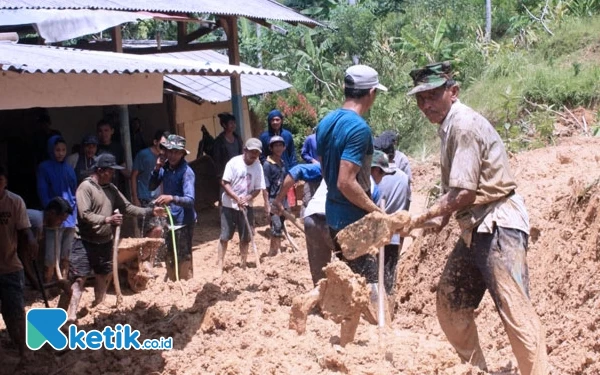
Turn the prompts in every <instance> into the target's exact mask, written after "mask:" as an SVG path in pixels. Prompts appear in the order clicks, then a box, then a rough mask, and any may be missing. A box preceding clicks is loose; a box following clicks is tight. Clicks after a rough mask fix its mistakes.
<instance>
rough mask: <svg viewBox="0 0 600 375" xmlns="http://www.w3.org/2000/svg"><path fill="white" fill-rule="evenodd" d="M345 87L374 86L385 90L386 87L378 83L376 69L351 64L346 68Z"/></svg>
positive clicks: (370, 87) (362, 88) (360, 87)
mask: <svg viewBox="0 0 600 375" xmlns="http://www.w3.org/2000/svg"><path fill="white" fill-rule="evenodd" d="M344 83H345V85H344V86H345V87H347V88H349V89H359V90H370V89H372V88H376V89H378V90H381V91H387V90H388V89H387V87H385V86H384V85H382V84H381V83H379V75H378V74H377V71H376V70H375V69H373V68H371V67H370V66H366V65H353V66H351V67H349V68H348V69H347V70H346V76H345V78H344Z"/></svg>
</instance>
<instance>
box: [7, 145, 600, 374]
mask: <svg viewBox="0 0 600 375" xmlns="http://www.w3.org/2000/svg"><path fill="white" fill-rule="evenodd" d="M599 161H600V140H598V139H594V138H577V139H565V140H563V141H562V143H561V144H560V145H559V146H556V147H552V148H546V149H540V150H535V151H532V152H526V153H522V154H518V155H516V156H514V157H513V158H512V161H511V162H512V165H513V172H514V173H515V175H516V176H517V181H518V184H519V188H518V192H519V193H520V194H521V195H522V196H523V197H524V198H525V202H526V205H527V207H528V210H529V214H530V220H531V225H532V236H531V239H530V248H529V253H528V263H529V266H530V280H531V281H530V293H531V297H532V300H533V303H534V306H535V308H536V310H537V312H538V314H539V315H540V318H541V320H542V322H543V324H544V325H545V327H546V331H547V344H548V352H549V360H550V363H551V365H552V366H553V367H554V374H561V375H562V374H566V375H569V374H599V373H600V358H599V356H598V353H599V352H600V344H599V343H600V341H599V339H598V338H599V337H600V334H599V331H598V329H599V324H600V314H598V311H599V309H600V274H599V273H600V271H599V270H600V264H599V262H600V250H599V244H598V242H599V241H600V237H599V236H600V217H599V216H600V187H599V186H598V180H597V179H598V177H600V164H599ZM413 176H414V179H415V184H416V185H415V189H414V194H413V204H412V207H411V208H412V209H414V210H415V211H416V212H419V211H421V210H422V205H423V202H424V201H425V196H426V192H427V190H429V188H431V186H432V185H434V181H436V180H438V179H439V172H438V169H437V168H436V167H435V165H434V163H432V162H429V163H425V164H416V165H414V166H413ZM256 206H257V207H261V204H260V202H257V203H256ZM261 211H262V210H261V209H260V208H257V212H258V213H257V215H256V216H257V221H258V230H257V235H256V236H255V239H256V241H257V247H258V249H259V251H260V252H261V253H262V254H263V255H262V259H261V260H262V263H261V270H260V271H258V270H257V269H256V268H254V267H253V264H252V263H251V264H250V267H249V268H248V269H246V270H242V269H240V268H239V252H238V250H237V247H238V242H237V235H236V236H235V238H234V240H232V241H231V242H230V243H229V250H228V252H227V255H226V259H225V274H224V276H223V277H222V278H218V277H217V269H216V258H217V243H218V236H219V231H220V230H219V220H218V212H217V211H216V210H213V211H208V212H207V211H203V212H201V213H200V215H199V220H200V222H199V223H198V225H197V226H196V233H195V238H194V241H195V243H194V268H195V270H194V271H195V272H194V275H195V279H194V280H191V281H183V282H181V287H180V286H179V285H178V284H177V283H172V282H165V281H163V278H164V274H165V272H164V268H157V269H155V270H156V272H157V273H158V274H159V277H158V280H157V281H156V282H154V283H152V284H151V285H149V288H148V289H147V290H145V291H142V292H141V293H137V294H133V293H132V292H131V291H130V290H129V289H126V288H124V290H123V292H124V300H123V304H122V305H121V306H120V307H119V309H115V308H114V303H115V296H114V295H113V294H112V291H109V295H108V296H107V302H106V304H105V305H104V306H99V307H96V308H91V307H90V306H91V300H92V298H93V288H92V287H91V285H90V286H88V289H87V292H86V293H85V294H84V297H83V300H82V303H81V306H82V311H81V313H80V315H79V317H80V328H81V329H88V330H89V329H100V330H102V328H103V327H104V326H106V325H111V326H114V325H116V324H117V323H121V324H123V323H129V324H131V326H132V328H134V329H137V330H139V331H140V337H141V338H142V339H146V338H160V337H161V336H162V337H173V346H174V347H173V349H172V350H170V351H142V350H139V351H135V350H130V351H114V350H113V351H109V350H99V351H81V350H76V351H65V352H62V353H57V352H56V351H54V350H53V349H51V348H49V347H48V346H45V347H44V348H43V349H42V350H40V351H37V352H35V353H33V358H34V359H33V360H32V361H31V362H30V363H29V364H28V365H27V366H26V368H25V370H26V371H22V372H21V373H28V374H62V373H73V374H94V375H97V374H140V375H141V374H164V375H166V374H170V375H175V374H177V375H184V374H242V375H247V374H261V375H262V374H339V373H344V374H407V375H412V374H415V375H416V374H419V375H422V374H456V375H459V374H460V375H462V374H479V372H478V371H477V370H476V369H473V368H472V367H470V366H468V365H463V364H460V361H459V360H458V357H457V355H456V354H455V353H454V352H453V350H452V348H451V346H450V344H449V343H448V342H447V341H446V339H445V337H444V335H443V334H442V332H441V330H440V328H439V324H438V322H437V318H436V316H435V291H436V285H437V281H438V278H439V275H440V273H441V272H442V269H443V266H444V262H445V260H446V257H447V255H448V253H449V252H450V251H451V249H452V248H453V246H454V242H455V241H456V239H457V238H458V230H457V227H456V224H455V222H454V221H453V220H452V221H451V223H450V224H449V226H448V227H447V228H446V229H445V230H444V231H442V232H441V233H439V234H437V235H431V236H427V237H424V238H417V239H416V241H415V243H414V244H413V246H412V247H410V248H409V249H407V250H406V251H405V252H404V254H403V255H402V257H401V258H400V262H399V275H398V285H397V288H396V290H397V305H396V315H395V320H394V322H393V323H392V327H391V328H390V329H386V330H384V331H383V332H380V331H379V330H378V328H377V327H376V326H374V325H369V324H368V323H366V322H365V321H364V320H362V319H361V321H360V324H359V326H358V330H357V332H356V337H355V339H354V341H353V343H351V344H348V345H347V346H346V347H344V348H340V347H339V343H340V337H339V335H340V326H339V325H338V324H336V323H335V322H333V321H330V320H325V319H323V317H322V316H321V315H320V314H319V313H313V314H311V315H309V316H308V322H307V330H306V333H305V334H304V335H301V336H299V335H297V334H296V332H295V331H292V330H290V329H288V324H289V316H290V315H289V313H290V305H291V303H292V299H293V298H294V297H295V296H296V295H299V294H301V293H306V292H308V291H309V290H311V289H313V285H312V282H311V278H310V273H309V270H308V264H307V257H306V252H305V251H300V252H283V253H282V254H281V255H279V256H277V257H266V256H265V255H264V254H266V253H267V252H268V249H269V240H268V238H267V237H266V235H265V233H266V232H267V231H268V224H267V223H268V222H267V218H266V217H264V214H261V213H260V212H261ZM288 229H289V230H290V232H291V234H292V236H294V238H295V240H296V242H297V243H298V244H299V245H301V248H302V250H303V248H304V238H303V237H302V234H301V233H300V232H299V231H297V230H296V229H295V228H294V227H292V226H289V227H288ZM249 259H250V260H252V258H251V257H250V258H249ZM182 289H183V292H182ZM57 300H58V298H57V297H55V298H54V299H52V300H51V305H53V306H55V305H56V302H57ZM26 304H27V306H34V307H42V306H43V303H42V302H41V301H40V299H39V295H38V292H35V291H28V292H27V295H26ZM476 321H477V323H478V326H479V333H480V339H481V342H482V347H483V350H484V353H485V354H486V359H487V362H488V366H489V368H490V373H492V374H517V373H518V370H517V369H516V361H515V359H514V357H513V355H512V352H511V348H510V345H509V343H508V339H507V337H506V334H505V332H504V328H503V326H502V323H501V321H500V318H499V317H498V314H497V313H496V311H495V310H494V308H493V304H492V301H491V299H490V298H489V296H488V295H487V294H486V296H485V297H484V300H483V302H482V304H481V307H480V308H479V309H478V310H477V313H476ZM0 356H2V366H0V374H14V373H15V366H16V364H17V361H18V359H17V357H16V353H15V351H14V349H12V348H10V345H9V344H8V335H7V333H6V330H5V329H4V325H3V322H2V321H1V320H0ZM17 373H18V372H17Z"/></svg>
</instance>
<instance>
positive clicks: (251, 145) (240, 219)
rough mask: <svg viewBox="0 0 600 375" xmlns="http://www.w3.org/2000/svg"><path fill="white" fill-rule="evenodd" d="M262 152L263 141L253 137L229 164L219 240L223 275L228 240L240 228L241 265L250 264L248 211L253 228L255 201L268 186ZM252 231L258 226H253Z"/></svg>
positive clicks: (226, 170) (225, 178)
mask: <svg viewBox="0 0 600 375" xmlns="http://www.w3.org/2000/svg"><path fill="white" fill-rule="evenodd" d="M261 152H262V143H261V142H260V141H259V140H258V139H256V138H250V139H248V140H247V141H246V144H245V146H244V153H243V154H242V155H238V156H235V157H233V158H231V160H229V161H228V162H227V164H226V165H225V171H224V172H223V178H222V180H221V186H222V187H223V195H222V197H221V202H222V207H221V237H220V241H219V259H218V261H217V266H218V267H219V275H222V274H223V263H224V259H225V252H226V251H227V243H228V242H229V240H231V238H233V233H234V232H235V230H236V228H237V231H238V234H239V236H240V255H241V266H242V268H245V267H246V259H247V258H248V246H249V244H250V238H251V233H250V232H249V231H248V228H247V227H246V219H245V217H244V212H243V211H246V215H247V218H248V222H249V224H250V226H251V227H252V226H253V224H254V212H253V208H252V200H253V199H254V198H256V196H257V195H258V194H259V193H260V191H261V190H264V189H265V177H264V173H263V169H262V166H261V165H260V161H259V157H260V154H261ZM252 230H254V228H253V227H252Z"/></svg>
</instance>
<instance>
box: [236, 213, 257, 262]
mask: <svg viewBox="0 0 600 375" xmlns="http://www.w3.org/2000/svg"><path fill="white" fill-rule="evenodd" d="M240 209H241V210H242V213H243V214H244V221H246V229H247V230H248V234H249V235H250V242H252V250H254V256H255V257H256V268H257V269H260V257H259V256H258V250H257V249H256V243H254V234H253V233H252V227H251V226H250V222H249V221H248V214H247V213H246V207H240Z"/></svg>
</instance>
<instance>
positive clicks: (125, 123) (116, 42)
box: [110, 25, 133, 199]
mask: <svg viewBox="0 0 600 375" xmlns="http://www.w3.org/2000/svg"><path fill="white" fill-rule="evenodd" d="M110 35H111V39H112V48H113V51H114V52H118V53H123V37H122V35H121V25H118V26H115V27H113V28H112V29H110ZM119 122H120V123H121V146H122V147H123V151H124V154H125V155H124V156H125V168H127V170H128V171H131V169H132V168H133V156H132V155H131V133H130V130H129V107H128V106H127V105H119ZM121 178H122V176H121ZM125 196H126V197H128V199H131V185H130V184H129V183H126V184H125Z"/></svg>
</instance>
